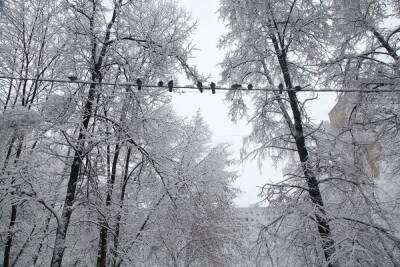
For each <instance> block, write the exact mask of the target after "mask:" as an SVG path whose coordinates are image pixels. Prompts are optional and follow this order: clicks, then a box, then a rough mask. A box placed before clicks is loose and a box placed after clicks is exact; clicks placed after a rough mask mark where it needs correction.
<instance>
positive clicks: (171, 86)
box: [68, 76, 302, 94]
mask: <svg viewBox="0 0 400 267" xmlns="http://www.w3.org/2000/svg"><path fill="white" fill-rule="evenodd" d="M68 79H70V80H71V81H77V80H78V78H77V77H76V76H68ZM157 85H158V87H164V82H163V81H159V82H158V84H157ZM136 86H137V88H138V90H139V91H140V90H142V86H143V82H142V80H141V79H136ZM167 87H168V91H169V92H170V93H172V90H173V89H174V81H173V80H170V81H169V82H168V83H167ZM196 87H197V89H199V91H200V93H203V92H204V86H203V83H202V82H200V81H197V84H196ZM216 88H217V87H216V84H215V83H214V82H211V83H210V89H211V93H212V94H215V91H216ZM231 89H232V90H238V89H243V86H242V85H241V84H237V83H235V84H233V85H232V86H231ZM247 89H248V90H253V89H254V87H253V85H252V84H248V85H247ZM278 89H279V93H280V94H282V92H283V90H284V86H283V84H282V83H280V84H279V86H278ZM301 89H302V88H301V87H300V86H295V87H294V90H295V91H300V90H301Z"/></svg>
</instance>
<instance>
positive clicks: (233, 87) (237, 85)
mask: <svg viewBox="0 0 400 267" xmlns="http://www.w3.org/2000/svg"><path fill="white" fill-rule="evenodd" d="M240 88H242V85H241V84H238V83H235V84H232V86H231V89H233V90H237V89H240Z"/></svg>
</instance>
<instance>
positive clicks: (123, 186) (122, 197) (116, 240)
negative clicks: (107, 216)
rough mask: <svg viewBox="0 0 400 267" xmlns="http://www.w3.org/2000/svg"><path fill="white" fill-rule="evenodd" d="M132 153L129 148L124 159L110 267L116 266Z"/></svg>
mask: <svg viewBox="0 0 400 267" xmlns="http://www.w3.org/2000/svg"><path fill="white" fill-rule="evenodd" d="M131 153H132V148H131V147H129V148H128V151H127V154H126V159H125V170H124V179H123V180H122V184H121V195H120V200H119V212H118V215H117V218H116V225H115V236H114V248H113V255H112V257H113V258H112V266H116V260H117V255H118V254H117V251H118V245H119V231H120V223H121V218H122V215H121V212H122V209H123V207H124V201H125V191H126V184H127V182H128V179H129V174H128V171H129V161H130V157H131Z"/></svg>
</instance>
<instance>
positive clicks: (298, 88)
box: [294, 85, 302, 92]
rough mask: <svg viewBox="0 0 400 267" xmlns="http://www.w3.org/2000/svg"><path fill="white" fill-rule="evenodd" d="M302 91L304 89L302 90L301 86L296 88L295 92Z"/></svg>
mask: <svg viewBox="0 0 400 267" xmlns="http://www.w3.org/2000/svg"><path fill="white" fill-rule="evenodd" d="M301 89H302V88H301V86H300V85H296V86H295V87H294V90H296V91H297V92H298V91H301Z"/></svg>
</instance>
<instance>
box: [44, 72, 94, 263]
mask: <svg viewBox="0 0 400 267" xmlns="http://www.w3.org/2000/svg"><path fill="white" fill-rule="evenodd" d="M92 81H93V82H95V81H96V79H95V76H94V75H93V78H92ZM95 90H96V84H94V83H93V84H91V85H90V89H89V95H88V99H87V101H86V104H85V109H84V114H83V125H82V127H81V129H80V131H79V136H78V140H77V143H78V146H77V148H76V150H75V155H74V159H73V161H72V165H71V171H70V176H69V181H68V185H67V194H66V196H65V200H64V206H63V209H62V214H61V220H60V224H59V225H58V227H57V230H56V239H55V241H54V250H53V256H52V259H51V265H50V266H52V267H59V266H61V261H62V258H63V255H64V249H65V237H66V235H67V230H68V226H69V221H70V218H71V214H72V210H73V204H74V199H75V193H76V185H77V182H78V178H79V172H80V169H81V166H82V160H81V157H82V155H83V154H84V147H85V140H86V133H85V132H86V130H87V129H88V126H89V121H90V119H91V116H92V109H93V101H94V99H95Z"/></svg>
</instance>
